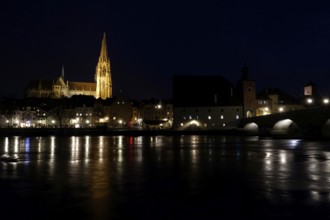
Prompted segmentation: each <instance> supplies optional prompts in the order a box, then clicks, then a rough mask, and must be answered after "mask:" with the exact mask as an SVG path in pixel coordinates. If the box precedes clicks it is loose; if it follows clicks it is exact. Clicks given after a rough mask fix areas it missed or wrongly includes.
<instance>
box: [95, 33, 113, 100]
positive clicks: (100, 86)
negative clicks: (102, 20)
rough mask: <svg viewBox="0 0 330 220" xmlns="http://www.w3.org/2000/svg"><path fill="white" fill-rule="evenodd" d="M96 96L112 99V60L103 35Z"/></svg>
mask: <svg viewBox="0 0 330 220" xmlns="http://www.w3.org/2000/svg"><path fill="white" fill-rule="evenodd" d="M95 81H96V94H95V98H101V99H107V98H111V97H112V79H111V69H110V59H109V57H108V51H107V42H106V38H105V33H104V34H103V39H102V46H101V53H100V57H99V61H98V63H97V65H96V73H95Z"/></svg>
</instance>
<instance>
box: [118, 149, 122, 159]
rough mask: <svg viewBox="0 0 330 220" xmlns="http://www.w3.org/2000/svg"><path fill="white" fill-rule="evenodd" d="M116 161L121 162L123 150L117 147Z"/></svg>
mask: <svg viewBox="0 0 330 220" xmlns="http://www.w3.org/2000/svg"><path fill="white" fill-rule="evenodd" d="M117 161H118V162H123V150H121V149H119V150H118V159H117Z"/></svg>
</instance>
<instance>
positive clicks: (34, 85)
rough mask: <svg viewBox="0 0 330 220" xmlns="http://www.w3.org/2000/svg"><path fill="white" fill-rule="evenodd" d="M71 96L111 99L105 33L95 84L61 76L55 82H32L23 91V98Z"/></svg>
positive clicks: (109, 70) (110, 81) (110, 80)
mask: <svg viewBox="0 0 330 220" xmlns="http://www.w3.org/2000/svg"><path fill="white" fill-rule="evenodd" d="M73 95H88V96H94V97H95V98H96V99H98V98H101V99H107V98H111V97H112V79H111V69H110V59H109V56H108V51H107V42H106V36H105V33H104V34H103V39H102V45H101V53H100V57H99V60H98V63H97V65H96V70H95V82H70V81H68V80H65V79H64V70H63V69H62V75H61V76H60V77H59V78H58V79H56V80H33V81H31V82H29V84H28V85H27V87H26V89H25V97H30V98H64V97H68V98H70V97H71V96H73Z"/></svg>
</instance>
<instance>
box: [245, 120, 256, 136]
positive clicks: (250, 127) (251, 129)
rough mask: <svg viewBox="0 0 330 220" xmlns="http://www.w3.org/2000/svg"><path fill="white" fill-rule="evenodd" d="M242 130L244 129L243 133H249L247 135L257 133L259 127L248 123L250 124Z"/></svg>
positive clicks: (253, 123)
mask: <svg viewBox="0 0 330 220" xmlns="http://www.w3.org/2000/svg"><path fill="white" fill-rule="evenodd" d="M243 129H244V131H246V132H249V133H258V130H259V126H258V125H257V124H256V123H255V122H250V123H247V124H246V125H245V126H244V128H243Z"/></svg>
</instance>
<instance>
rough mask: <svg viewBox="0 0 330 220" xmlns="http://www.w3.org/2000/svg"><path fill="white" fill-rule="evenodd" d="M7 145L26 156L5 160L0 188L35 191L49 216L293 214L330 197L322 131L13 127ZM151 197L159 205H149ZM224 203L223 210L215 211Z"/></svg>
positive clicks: (3, 143) (27, 196)
mask: <svg viewBox="0 0 330 220" xmlns="http://www.w3.org/2000/svg"><path fill="white" fill-rule="evenodd" d="M0 154H9V155H13V156H17V157H19V158H20V161H19V162H18V163H4V162H2V163H0V183H3V184H2V185H1V186H2V187H1V188H0V192H2V193H4V192H7V191H8V192H11V193H12V194H8V193H7V194H8V195H7V194H6V193H5V195H7V196H8V197H10V196H12V195H14V198H15V199H18V200H19V201H21V202H20V204H21V203H22V202H24V201H28V200H33V201H36V203H37V204H39V205H40V206H41V208H43V209H44V210H46V214H47V215H50V216H51V215H54V216H57V217H59V216H61V215H63V214H64V213H69V215H73V216H75V215H78V216H76V217H78V218H79V217H80V219H109V218H122V217H134V216H135V217H136V216H140V217H142V216H143V217H151V216H153V215H154V214H160V213H163V209H164V207H165V206H166V207H167V208H168V209H171V210H172V214H171V215H170V214H164V215H162V216H158V218H161V219H167V218H170V217H171V218H172V219H173V218H179V217H180V216H181V215H182V216H185V217H187V216H188V217H190V218H193V219H194V218H196V219H197V217H198V216H199V215H201V214H203V215H204V214H205V213H204V212H207V213H208V216H210V218H211V217H219V216H226V215H227V214H228V215H229V214H231V215H232V214H233V213H229V211H230V210H232V209H234V208H237V207H238V209H239V210H240V211H239V212H235V215H237V216H236V217H242V218H244V217H246V216H250V217H255V216H258V215H260V213H261V215H275V214H274V212H275V213H276V215H281V214H280V212H277V211H276V209H275V208H277V209H279V210H281V211H283V209H284V207H291V206H292V207H293V209H290V211H287V210H286V211H287V212H286V213H285V216H291V217H292V216H294V215H297V213H296V211H295V210H298V209H299V210H300V211H301V209H300V208H301V207H304V208H305V209H304V210H305V212H308V211H307V210H314V211H317V214H318V215H323V214H324V215H325V214H326V212H325V211H324V212H322V211H323V210H327V208H329V207H330V148H329V142H325V141H322V142H321V141H320V142H317V141H303V140H272V139H263V140H259V139H258V138H257V137H234V136H198V135H191V136H190V135H185V136H174V137H171V136H152V137H150V136H139V137H132V136H131V137H129V136H109V137H108V136H72V137H55V136H51V137H18V136H15V137H4V138H0ZM45 195H47V196H45ZM41 201H43V202H41ZM15 202H17V201H15ZM36 203H28V205H27V206H26V210H25V213H30V214H31V215H32V214H35V213H32V212H34V211H33V210H35V208H33V205H35V204H36ZM214 204H217V206H216V207H215V206H214ZM251 204H254V205H251ZM320 204H321V206H320ZM144 206H151V207H152V209H151V210H149V211H148V212H147V213H146V212H143V209H142V208H143V207H144ZM10 207H11V203H10V202H9V203H8V205H7V208H9V209H10ZM72 207H74V208H72ZM127 207H130V211H129V212H128V211H127ZM178 207H180V208H178ZM219 207H222V208H221V210H222V212H215V209H219ZM274 207H275V208H274ZM306 207H307V208H306ZM308 207H312V208H310V209H308ZM316 207H321V208H318V209H317V208H316ZM322 207H323V208H324V209H323V208H322ZM262 210H264V211H262ZM269 211H271V212H269ZM268 212H269V213H270V214H269V213H268ZM77 213H78V214H77ZM183 213H184V214H183ZM266 213H268V214H266ZM302 213H303V214H306V213H304V212H302ZM310 213H313V211H310ZM310 213H309V212H308V213H307V214H310ZM313 214H314V213H313ZM17 215H19V213H18V214H17ZM283 215H284V214H283ZM285 216H281V217H285ZM271 217H272V216H271ZM204 219H205V218H204Z"/></svg>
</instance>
